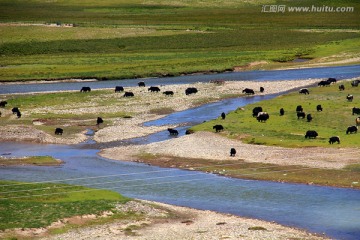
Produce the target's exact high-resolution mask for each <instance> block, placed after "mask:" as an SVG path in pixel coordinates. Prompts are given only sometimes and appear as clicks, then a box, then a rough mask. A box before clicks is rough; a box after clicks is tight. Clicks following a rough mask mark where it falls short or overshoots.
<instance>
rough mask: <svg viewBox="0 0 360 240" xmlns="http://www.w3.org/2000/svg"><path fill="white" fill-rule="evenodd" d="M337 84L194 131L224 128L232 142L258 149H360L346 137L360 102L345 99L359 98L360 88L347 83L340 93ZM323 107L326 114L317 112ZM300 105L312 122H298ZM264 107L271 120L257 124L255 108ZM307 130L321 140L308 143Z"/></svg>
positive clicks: (353, 138) (237, 113) (238, 112)
mask: <svg viewBox="0 0 360 240" xmlns="http://www.w3.org/2000/svg"><path fill="white" fill-rule="evenodd" d="M339 84H341V83H337V84H334V85H331V86H329V87H312V88H309V92H310V94H309V95H304V94H299V93H298V92H297V91H295V92H291V93H288V94H284V95H281V96H278V97H276V98H273V99H270V100H266V101H261V102H258V103H255V104H249V105H247V106H245V108H244V109H237V110H235V111H232V112H230V113H229V114H227V116H226V119H224V120H223V119H221V118H218V119H214V120H211V121H207V122H205V123H202V124H200V125H197V126H194V127H192V128H191V129H192V130H194V131H214V130H213V129H212V127H213V126H214V125H216V124H221V125H223V126H224V129H225V130H224V132H223V133H221V134H224V135H226V136H228V137H230V138H237V139H241V140H242V141H243V142H246V143H251V144H259V145H272V146H283V147H314V146H321V147H339V146H341V147H358V146H359V145H360V138H359V136H358V134H346V130H347V127H348V126H352V125H355V119H356V117H358V115H352V108H353V107H359V106H360V99H356V98H355V99H354V100H353V101H352V102H350V101H348V100H347V99H346V96H347V94H352V95H354V96H358V95H359V93H360V89H359V87H351V85H350V82H346V83H344V85H345V91H339V88H338V86H339ZM318 104H320V105H321V106H322V108H323V111H320V112H318V111H317V110H316V106H317V105H318ZM298 105H301V106H302V107H303V109H304V112H305V113H306V114H309V113H310V114H311V115H312V117H313V120H312V121H311V122H308V121H307V120H306V118H305V119H302V118H300V119H298V117H297V113H296V107H297V106H298ZM258 106H260V107H262V108H263V111H265V112H268V113H269V115H270V118H269V119H268V120H267V121H266V122H258V121H257V120H256V118H255V117H253V116H252V110H253V108H254V107H258ZM280 108H284V110H285V114H284V115H283V116H280V113H279V110H280ZM307 130H315V131H317V132H318V134H319V136H318V137H317V138H315V139H305V137H304V136H305V133H306V131H307ZM331 136H339V137H340V139H341V144H340V145H338V144H337V143H336V144H333V145H330V144H329V142H328V141H329V138H330V137H331Z"/></svg>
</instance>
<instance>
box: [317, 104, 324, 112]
mask: <svg viewBox="0 0 360 240" xmlns="http://www.w3.org/2000/svg"><path fill="white" fill-rule="evenodd" d="M322 110H323V108H322V106H321V105H320V104H319V105H317V106H316V111H318V112H322Z"/></svg>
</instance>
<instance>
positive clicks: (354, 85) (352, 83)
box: [351, 80, 360, 87]
mask: <svg viewBox="0 0 360 240" xmlns="http://www.w3.org/2000/svg"><path fill="white" fill-rule="evenodd" d="M359 83H360V80H354V81H352V82H351V86H352V87H357V86H359Z"/></svg>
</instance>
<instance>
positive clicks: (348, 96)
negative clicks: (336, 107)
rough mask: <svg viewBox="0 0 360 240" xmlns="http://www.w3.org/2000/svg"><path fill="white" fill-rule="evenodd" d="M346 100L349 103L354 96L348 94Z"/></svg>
mask: <svg viewBox="0 0 360 240" xmlns="http://www.w3.org/2000/svg"><path fill="white" fill-rule="evenodd" d="M346 99H347V100H348V101H349V102H352V100H354V96H353V95H351V94H348V95H347V96H346Z"/></svg>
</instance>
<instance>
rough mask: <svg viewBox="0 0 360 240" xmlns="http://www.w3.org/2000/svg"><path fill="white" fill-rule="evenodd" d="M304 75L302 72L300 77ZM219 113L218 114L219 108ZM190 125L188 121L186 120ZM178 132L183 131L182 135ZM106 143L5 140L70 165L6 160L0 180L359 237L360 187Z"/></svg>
mask: <svg viewBox="0 0 360 240" xmlns="http://www.w3.org/2000/svg"><path fill="white" fill-rule="evenodd" d="M299 76H300V77H299ZM359 76H360V66H359V65H355V66H345V67H329V68H313V69H297V70H286V71H252V72H243V73H224V74H218V75H194V76H186V77H185V76H183V77H178V78H164V79H145V81H146V82H148V84H149V85H159V84H175V83H176V84H182V83H189V82H199V81H209V80H211V79H228V80H234V81H236V80H244V79H248V80H256V81H265V80H266V81H271V80H289V79H292V80H296V79H299V78H301V79H304V78H327V77H336V78H338V79H342V78H353V77H359ZM136 83H137V80H118V81H105V82H88V83H86V84H87V85H88V86H91V87H93V88H113V87H114V86H115V85H123V86H131V85H135V84H136ZM84 84H85V83H49V84H24V85H3V86H0V89H1V90H0V93H2V94H10V93H24V92H34V91H35V92H41V91H54V90H78V89H80V87H81V86H83V85H84ZM274 96H276V94H275V95H270V96H262V97H260V96H255V97H246V98H237V99H227V100H224V101H220V102H217V103H211V104H206V105H204V106H201V107H198V108H194V109H189V110H186V111H183V112H177V113H173V114H170V115H169V116H167V117H165V118H163V119H159V120H156V121H152V122H147V123H145V125H148V126H150V125H161V124H164V123H171V124H182V125H184V127H183V129H181V128H179V129H180V133H181V134H184V133H183V132H184V129H185V127H186V126H190V125H193V124H197V123H199V122H202V121H203V120H207V119H211V118H215V117H217V115H218V112H219V111H218V110H217V111H214V109H219V108H221V109H222V111H223V110H224V111H231V110H234V109H236V108H238V107H240V106H244V105H246V104H249V103H252V102H257V101H260V100H263V99H268V98H272V97H274ZM214 114H216V116H215V115H214ZM186 128H187V127H186ZM181 134H180V135H181ZM167 138H168V133H167V132H160V133H156V134H153V135H150V136H147V137H143V138H138V139H132V140H129V141H122V142H117V143H114V145H115V144H117V145H120V144H129V143H132V144H145V143H149V142H154V141H161V140H164V139H167ZM101 147H102V146H101V145H99V144H96V143H93V142H92V141H88V142H85V143H81V144H78V145H75V146H66V145H52V144H48V145H41V144H25V143H15V142H2V143H0V154H3V153H11V156H28V155H50V156H53V157H55V158H59V159H62V160H63V161H64V162H65V164H63V165H62V166H56V167H36V166H16V167H0V179H8V180H18V181H29V182H42V181H59V182H65V183H69V184H79V185H84V186H88V187H94V188H102V189H111V190H114V191H118V192H120V193H121V194H123V195H126V196H129V197H135V198H140V199H147V200H154V201H159V202H165V203H169V204H176V205H182V206H188V207H193V208H197V209H208V210H215V211H219V212H226V213H232V214H236V215H240V216H246V217H252V218H258V219H263V220H267V221H275V222H278V223H281V224H284V225H288V226H293V227H298V228H303V229H306V230H308V231H311V232H315V233H324V234H326V235H327V236H330V237H331V238H334V239H360V191H359V190H354V189H343V188H333V187H320V186H310V185H302V184H288V183H275V182H266V181H252V180H241V179H231V178H226V177H222V176H217V175H213V174H206V173H201V172H197V171H185V170H179V169H168V168H159V167H155V166H149V165H146V164H141V163H132V162H122V161H113V160H109V159H105V158H102V157H99V156H98V155H97V153H98V151H99V149H100V148H101Z"/></svg>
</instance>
